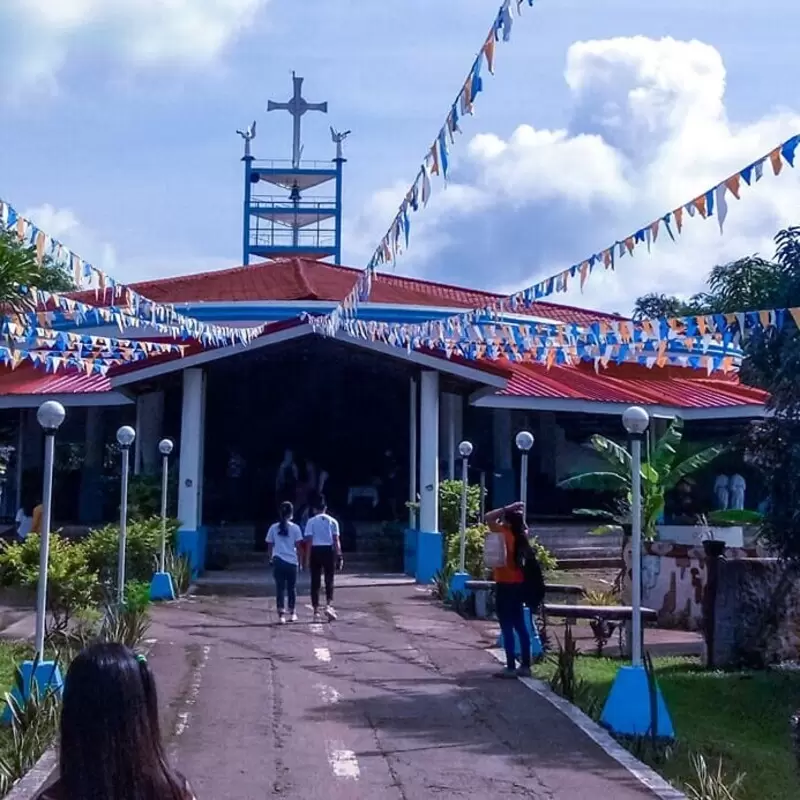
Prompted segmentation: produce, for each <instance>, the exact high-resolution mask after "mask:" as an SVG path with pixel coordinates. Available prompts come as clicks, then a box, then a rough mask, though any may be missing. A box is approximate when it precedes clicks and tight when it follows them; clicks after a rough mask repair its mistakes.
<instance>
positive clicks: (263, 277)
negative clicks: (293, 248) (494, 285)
mask: <svg viewBox="0 0 800 800" xmlns="http://www.w3.org/2000/svg"><path fill="white" fill-rule="evenodd" d="M359 272H360V270H357V269H353V268H352V267H341V266H336V265H333V264H327V263H325V262H322V261H314V260H311V259H303V258H287V259H280V260H277V261H270V262H262V263H258V264H252V265H250V266H248V267H235V268H233V269H225V270H219V271H215V272H201V273H198V274H195V275H181V276H179V277H176V278H161V279H159V280H154V281H145V282H143V283H136V284H133V285H132V288H133V289H134V290H135V291H136V292H138V293H139V294H141V295H143V296H144V297H147V298H149V299H150V300H154V301H156V302H160V303H191V302H195V303H199V302H247V301H251V302H253V301H263V300H276V301H292V300H295V301H300V300H322V301H324V300H328V301H333V302H338V301H340V300H343V299H344V298H345V296H346V295H347V293H348V292H349V291H350V290H351V289H352V288H353V286H354V284H355V281H356V278H357V276H358V274H359ZM74 296H75V298H76V299H79V300H81V301H83V302H85V303H89V304H90V305H98V304H99V303H100V301H102V299H103V298H102V295H101V296H100V298H98V297H96V295H95V292H94V291H93V290H90V291H86V292H80V293H79V294H76V295H74ZM501 297H502V296H501V295H497V294H493V293H491V292H482V291H479V290H477V289H467V288H464V287H461V286H450V285H448V284H444V283H434V282H432V281H423V280H419V279H417V278H404V277H401V276H399V275H395V274H393V273H384V272H381V273H377V274H376V276H375V280H374V281H373V284H372V293H371V297H370V299H371V301H372V302H374V303H389V304H395V305H409V306H446V307H454V308H479V307H481V306H484V305H487V304H488V303H490V302H492V301H494V300H498V299H500V298H501ZM110 300H111V295H110V293H109V294H108V296H107V297H106V299H105V302H106V304H109V303H110ZM523 313H528V314H531V315H533V316H541V317H548V318H551V319H555V320H559V321H561V322H576V323H579V324H586V323H588V322H591V321H592V320H596V319H601V318H602V319H622V318H621V317H618V316H616V315H614V314H604V313H602V312H599V311H590V310H587V309H583V308H575V307H573V306H562V305H559V304H557V303H542V302H540V303H537V304H536V305H535V306H534V307H533V308H532V309H530V310H528V311H525V312H523Z"/></svg>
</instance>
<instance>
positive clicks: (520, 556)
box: [506, 511, 531, 569]
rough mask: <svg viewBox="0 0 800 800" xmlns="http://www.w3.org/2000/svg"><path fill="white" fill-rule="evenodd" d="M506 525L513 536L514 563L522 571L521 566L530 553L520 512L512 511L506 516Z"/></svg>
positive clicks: (526, 530)
mask: <svg viewBox="0 0 800 800" xmlns="http://www.w3.org/2000/svg"><path fill="white" fill-rule="evenodd" d="M506 523H507V524H508V527H509V529H510V530H511V533H512V535H513V536H514V563H515V564H516V565H517V566H518V567H519V568H520V569H522V565H523V564H524V563H525V559H526V558H527V557H528V555H529V553H530V551H531V543H530V542H529V541H528V526H527V525H526V524H525V517H524V516H523V514H522V512H521V511H512V512H509V513H508V514H506Z"/></svg>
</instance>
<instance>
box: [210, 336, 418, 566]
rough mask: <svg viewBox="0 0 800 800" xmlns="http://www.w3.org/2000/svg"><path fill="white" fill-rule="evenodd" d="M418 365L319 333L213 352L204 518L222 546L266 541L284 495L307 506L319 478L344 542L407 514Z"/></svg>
mask: <svg viewBox="0 0 800 800" xmlns="http://www.w3.org/2000/svg"><path fill="white" fill-rule="evenodd" d="M411 370H412V368H411V367H410V366H409V365H406V364H404V363H403V362H401V361H399V360H397V359H393V358H389V357H386V356H382V355H380V354H377V353H372V352H369V351H366V350H364V349H363V348H359V347H355V346H352V345H347V344H343V343H341V342H337V341H334V340H329V339H322V338H319V337H304V338H302V339H296V340H292V341H289V342H285V343H282V344H278V345H275V346H272V347H269V348H264V349H263V350H260V351H256V352H250V353H243V354H242V355H239V356H233V357H230V358H227V359H224V360H221V361H217V362H215V363H213V364H211V365H210V366H209V368H208V373H207V383H206V416H205V421H206V441H205V454H204V483H203V486H204V489H203V520H204V524H205V525H206V526H207V527H208V528H209V529H210V530H211V531H212V532H213V533H214V535H213V537H212V538H213V539H214V540H216V542H217V544H218V545H219V547H221V548H224V549H227V550H238V551H239V552H238V553H235V554H234V555H239V556H242V555H244V554H245V553H244V552H242V551H244V550H247V549H249V550H250V552H252V551H253V550H254V549H255V550H262V549H263V548H264V544H263V542H264V536H265V533H266V528H267V527H268V525H269V524H271V523H272V522H273V521H274V520H275V518H276V511H277V506H278V504H279V503H280V501H281V500H284V499H290V500H292V502H294V503H295V506H296V515H297V516H300V515H301V514H302V512H303V508H304V506H306V505H307V504H308V502H309V501H310V500H311V497H312V495H314V493H315V492H317V491H319V490H320V489H322V491H323V492H324V494H325V497H326V499H327V501H328V506H329V508H330V509H331V513H333V514H334V515H336V516H337V517H338V518H339V519H340V521H341V523H342V529H343V530H342V536H343V546H344V547H345V549H346V550H350V551H353V550H355V549H363V545H364V542H363V541H362V542H361V543H360V544H361V545H362V546H361V547H359V541H358V539H359V538H362V539H363V536H361V537H359V531H365V530H375V529H376V527H377V528H379V527H380V523H382V522H390V521H394V520H400V519H404V518H405V516H406V515H407V510H406V508H405V501H406V499H407V496H408V482H409V475H408V462H409V442H408V438H409V430H408V418H409V388H408V387H409V378H410V376H411V374H412V371H411ZM209 545H212V540H211V539H210V541H209Z"/></svg>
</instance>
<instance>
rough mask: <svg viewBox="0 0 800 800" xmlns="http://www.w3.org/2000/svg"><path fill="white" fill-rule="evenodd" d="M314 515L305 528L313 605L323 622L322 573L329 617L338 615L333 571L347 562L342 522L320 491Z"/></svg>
mask: <svg viewBox="0 0 800 800" xmlns="http://www.w3.org/2000/svg"><path fill="white" fill-rule="evenodd" d="M311 512H312V516H311V517H310V518H309V520H308V522H307V523H306V528H305V531H304V534H305V540H306V544H307V545H308V547H307V552H308V563H309V567H310V569H311V606H312V608H313V609H314V621H315V622H319V621H320V619H321V617H322V615H321V614H320V609H319V592H320V587H321V584H322V577H323V575H324V577H325V615H326V616H327V617H328V620H329V621H331V622H332V621H333V620H335V619H336V612H335V611H334V609H333V574H334V571H335V570H336V569H337V568H338V569H341V568H342V566H343V562H342V546H341V542H340V538H339V523H338V522H337V521H336V520H335V519H334V518H333V517H332V516H331V515H330V514H328V512H327V508H326V505H325V498H324V497H323V496H322V495H318V496H317V497H316V498H315V499H314V500H313V501H312V507H311Z"/></svg>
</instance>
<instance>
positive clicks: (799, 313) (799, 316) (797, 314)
mask: <svg viewBox="0 0 800 800" xmlns="http://www.w3.org/2000/svg"><path fill="white" fill-rule="evenodd" d="M789 313H790V314H791V315H792V319H793V320H794V324H795V325H797V327H798V328H800V308H790V309H789Z"/></svg>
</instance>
